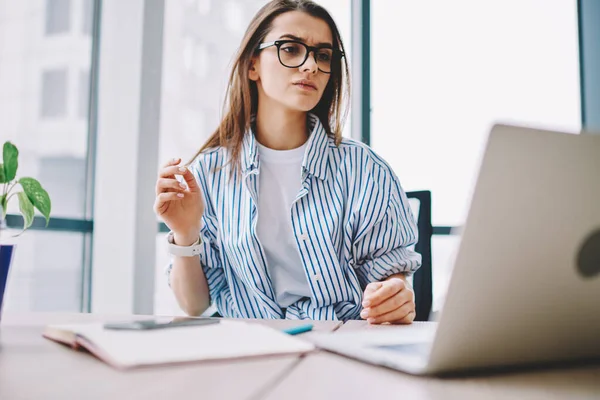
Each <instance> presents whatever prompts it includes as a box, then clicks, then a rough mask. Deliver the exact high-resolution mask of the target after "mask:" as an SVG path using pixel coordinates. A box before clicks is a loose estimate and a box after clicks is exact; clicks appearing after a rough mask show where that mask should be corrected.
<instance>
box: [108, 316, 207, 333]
mask: <svg viewBox="0 0 600 400" xmlns="http://www.w3.org/2000/svg"><path fill="white" fill-rule="evenodd" d="M218 323H219V320H218V319H216V318H185V317H181V318H174V319H172V320H171V321H159V320H154V319H146V320H139V321H127V322H108V323H106V324H104V329H112V330H123V331H145V330H152V329H163V328H178V327H183V326H198V325H212V324H218Z"/></svg>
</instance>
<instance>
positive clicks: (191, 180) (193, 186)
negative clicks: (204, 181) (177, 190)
mask: <svg viewBox="0 0 600 400" xmlns="http://www.w3.org/2000/svg"><path fill="white" fill-rule="evenodd" d="M179 174H181V175H182V176H183V179H185V183H187V185H188V187H189V188H190V192H197V191H199V187H198V182H196V177H194V174H192V171H190V170H189V169H188V168H187V167H184V166H181V167H179Z"/></svg>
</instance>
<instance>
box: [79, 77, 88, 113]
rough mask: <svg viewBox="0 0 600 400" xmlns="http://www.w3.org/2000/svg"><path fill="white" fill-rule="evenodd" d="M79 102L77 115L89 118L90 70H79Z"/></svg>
mask: <svg viewBox="0 0 600 400" xmlns="http://www.w3.org/2000/svg"><path fill="white" fill-rule="evenodd" d="M78 90H79V93H78V102H77V115H78V116H79V118H81V119H87V117H88V107H89V103H90V99H89V97H90V72H89V71H79V82H78Z"/></svg>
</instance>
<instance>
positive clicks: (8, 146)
mask: <svg viewBox="0 0 600 400" xmlns="http://www.w3.org/2000/svg"><path fill="white" fill-rule="evenodd" d="M2 157H3V160H4V179H5V180H6V182H10V181H12V180H13V179H15V176H16V175H17V167H18V166H19V162H18V160H17V159H18V157H19V150H17V148H16V147H15V145H14V144H12V143H11V142H6V143H4V149H3V152H2Z"/></svg>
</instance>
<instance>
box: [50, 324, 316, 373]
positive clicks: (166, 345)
mask: <svg viewBox="0 0 600 400" xmlns="http://www.w3.org/2000/svg"><path fill="white" fill-rule="evenodd" d="M43 336H44V337H45V338H47V339H50V340H54V341H56V342H60V343H64V344H67V345H70V346H72V347H73V348H74V349H78V348H80V347H83V348H85V349H87V350H88V351H89V352H90V353H92V354H94V355H95V356H96V357H98V358H99V359H101V360H103V361H104V362H106V363H107V364H109V365H111V366H113V367H115V368H119V369H128V368H134V367H141V366H149V365H158V364H173V363H185V362H192V361H207V360H219V359H232V358H243V357H255V356H267V355H277V354H300V353H307V352H310V351H312V350H314V345H312V344H311V343H308V342H305V341H303V340H301V339H298V338H295V337H293V336H290V335H288V334H285V333H283V332H280V331H278V330H275V329H272V328H269V327H266V326H263V325H259V324H252V323H247V322H242V321H229V320H222V321H220V323H218V324H212V325H205V326H186V327H177V328H168V329H157V330H148V331H118V330H108V329H104V327H103V324H102V323H86V324H69V325H49V326H47V327H46V328H45V330H44V333H43Z"/></svg>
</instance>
